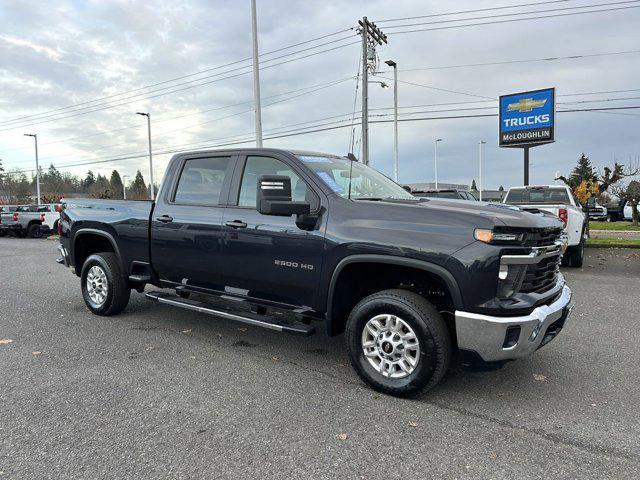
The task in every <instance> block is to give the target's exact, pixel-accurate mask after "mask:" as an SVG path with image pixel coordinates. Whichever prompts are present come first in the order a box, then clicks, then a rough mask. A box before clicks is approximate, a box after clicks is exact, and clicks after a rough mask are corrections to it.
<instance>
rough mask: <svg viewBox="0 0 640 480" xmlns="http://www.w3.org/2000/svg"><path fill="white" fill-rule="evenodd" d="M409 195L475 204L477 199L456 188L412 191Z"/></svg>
mask: <svg viewBox="0 0 640 480" xmlns="http://www.w3.org/2000/svg"><path fill="white" fill-rule="evenodd" d="M411 194H412V195H413V196H414V197H418V198H449V199H451V200H471V201H474V202H477V201H478V199H477V198H476V197H475V196H474V195H473V193H471V192H467V191H465V190H458V189H457V188H440V189H438V190H435V189H434V190H412V191H411Z"/></svg>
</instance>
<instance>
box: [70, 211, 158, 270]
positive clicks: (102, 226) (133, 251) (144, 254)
mask: <svg viewBox="0 0 640 480" xmlns="http://www.w3.org/2000/svg"><path fill="white" fill-rule="evenodd" d="M63 202H64V210H65V214H66V215H68V217H69V218H70V219H71V220H72V221H73V229H74V230H75V231H78V230H80V229H91V228H95V229H99V230H101V231H106V232H107V233H110V234H111V235H113V237H114V238H117V239H118V245H119V247H120V249H121V253H122V255H124V256H125V258H124V260H125V261H127V262H128V260H129V259H134V260H139V261H143V262H148V261H149V218H150V216H151V212H152V211H153V202H152V201H151V200H100V199H94V198H78V199H65V200H64V201H63Z"/></svg>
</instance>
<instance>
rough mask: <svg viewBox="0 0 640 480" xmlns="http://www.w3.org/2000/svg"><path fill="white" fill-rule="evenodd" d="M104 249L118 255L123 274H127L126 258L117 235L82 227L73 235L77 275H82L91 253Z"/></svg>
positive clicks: (72, 250) (73, 251)
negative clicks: (123, 255)
mask: <svg viewBox="0 0 640 480" xmlns="http://www.w3.org/2000/svg"><path fill="white" fill-rule="evenodd" d="M103 251H111V252H113V253H114V254H115V255H116V257H118V261H119V263H120V267H121V271H122V274H123V276H124V275H126V269H125V263H124V258H123V257H122V255H121V253H120V248H119V247H118V243H117V242H116V239H115V237H114V236H113V235H111V234H110V233H109V232H106V231H104V230H99V229H96V228H81V229H79V230H77V231H76V232H75V234H74V236H73V241H72V244H71V252H72V253H71V255H73V257H72V258H73V265H74V267H75V273H76V275H77V276H80V275H81V273H82V265H83V264H84V262H85V260H86V259H87V258H88V257H89V256H90V255H93V254H95V253H98V252H103Z"/></svg>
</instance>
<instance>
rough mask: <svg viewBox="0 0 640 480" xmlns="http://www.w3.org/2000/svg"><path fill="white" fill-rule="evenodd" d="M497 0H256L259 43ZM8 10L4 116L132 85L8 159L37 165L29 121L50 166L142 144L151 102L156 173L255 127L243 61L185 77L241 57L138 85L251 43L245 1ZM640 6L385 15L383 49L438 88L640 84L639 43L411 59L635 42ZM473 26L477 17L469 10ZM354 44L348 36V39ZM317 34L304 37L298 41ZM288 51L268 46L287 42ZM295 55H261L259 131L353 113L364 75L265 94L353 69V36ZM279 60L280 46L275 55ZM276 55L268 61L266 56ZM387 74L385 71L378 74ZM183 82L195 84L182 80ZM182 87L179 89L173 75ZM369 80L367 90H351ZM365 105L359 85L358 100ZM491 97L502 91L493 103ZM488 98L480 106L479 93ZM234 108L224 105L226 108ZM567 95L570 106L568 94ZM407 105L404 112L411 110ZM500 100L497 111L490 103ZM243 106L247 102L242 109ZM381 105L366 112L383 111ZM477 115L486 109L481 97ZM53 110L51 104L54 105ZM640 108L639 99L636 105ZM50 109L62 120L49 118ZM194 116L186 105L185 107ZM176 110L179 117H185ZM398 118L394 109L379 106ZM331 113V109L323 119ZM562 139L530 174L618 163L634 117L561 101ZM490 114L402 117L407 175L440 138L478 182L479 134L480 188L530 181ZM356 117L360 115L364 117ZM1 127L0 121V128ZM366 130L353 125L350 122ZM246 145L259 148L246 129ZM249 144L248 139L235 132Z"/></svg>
mask: <svg viewBox="0 0 640 480" xmlns="http://www.w3.org/2000/svg"><path fill="white" fill-rule="evenodd" d="M495 5H497V4H496V3H494V2H489V1H483V2H477V1H471V0H467V1H464V2H457V3H456V5H455V9H454V8H452V7H451V6H449V5H448V4H447V5H446V6H445V5H444V4H443V3H442V2H435V1H429V2H425V1H418V0H400V1H396V2H386V1H382V0H378V1H370V2H351V1H342V2H340V1H326V2H291V1H284V0H268V1H267V0H258V23H259V43H260V51H261V52H269V51H272V50H276V49H279V48H281V47H283V46H285V45H291V44H295V43H298V42H302V41H304V40H306V39H308V38H311V37H315V36H320V35H323V34H326V33H331V32H334V31H337V30H341V29H344V28H348V27H352V26H355V24H356V20H357V19H358V18H360V17H362V15H365V14H366V15H368V16H369V18H372V19H375V20H379V19H385V18H395V17H407V16H415V15H427V14H433V13H442V12H444V11H447V10H465V9H475V8H483V7H491V6H495ZM549 8H556V7H555V6H539V7H527V8H525V9H520V11H522V10H525V11H531V10H547V9H549ZM494 13H495V12H493V13H492V12H487V13H485V14H466V15H459V16H445V17H433V18H425V19H422V20H413V21H412V22H426V21H437V22H448V23H439V24H431V25H430V26H425V27H444V26H447V25H452V24H454V25H455V23H454V22H450V20H452V19H455V18H466V17H471V16H478V15H492V14H494ZM2 15H3V16H2V17H0V32H2V34H1V35H0V56H1V57H2V62H1V63H0V113H1V115H2V118H3V119H12V118H16V117H22V116H26V115H34V114H39V113H42V112H46V111H49V110H53V109H57V108H60V107H65V106H68V105H73V104H79V103H83V102H91V101H92V100H94V99H97V98H101V97H106V96H110V95H114V94H117V93H119V92H124V91H129V90H134V91H133V92H131V93H129V94H126V95H124V97H130V98H125V100H122V101H116V99H117V98H122V97H112V98H109V99H106V100H104V102H106V101H109V102H110V104H111V105H119V104H121V103H124V102H125V101H126V102H130V103H127V104H123V105H120V106H114V107H113V108H108V109H100V110H98V106H97V105H98V103H97V102H96V103H84V104H83V105H82V106H80V107H78V108H85V110H84V111H89V110H93V109H95V110H96V111H95V112H91V113H88V114H86V115H77V116H73V117H69V118H64V119H60V120H56V121H50V122H47V123H42V124H39V125H33V126H29V127H24V128H19V129H15V130H11V131H2V132H0V156H1V157H2V158H3V159H4V164H5V166H6V167H22V168H33V166H32V163H33V162H32V145H31V143H29V142H27V141H26V140H25V138H24V137H22V133H25V131H26V130H29V131H31V130H33V131H37V132H38V134H39V138H40V142H41V149H40V153H41V157H42V160H43V163H44V164H45V165H46V164H48V163H49V162H53V163H54V164H56V165H65V164H72V163H81V162H85V161H86V162H88V161H93V160H95V161H101V160H103V159H106V158H113V157H118V156H130V155H131V154H134V155H136V154H137V155H144V154H145V152H146V140H147V137H146V128H145V127H146V125H145V122H144V119H143V118H141V117H137V116H136V115H135V112H136V111H140V110H143V111H149V112H151V114H152V122H153V123H152V129H153V147H154V150H155V151H156V152H158V154H157V155H156V156H155V163H156V166H157V167H156V168H157V172H156V175H155V176H156V177H158V174H159V173H162V172H163V171H164V168H165V167H166V164H167V162H168V160H169V158H170V156H171V155H170V154H160V153H159V152H162V151H166V150H171V149H176V148H179V147H180V146H182V145H184V147H183V148H189V147H190V146H195V147H199V146H203V145H207V144H213V143H216V142H220V143H223V142H227V141H230V140H233V139H234V138H238V137H240V136H242V135H244V136H242V137H241V138H248V137H250V136H251V135H250V134H251V132H252V131H253V128H254V123H253V116H252V114H251V113H250V112H248V113H247V112H245V111H246V110H250V109H251V104H250V103H247V104H244V105H237V106H233V107H230V106H229V105H232V104H236V103H240V102H250V101H251V100H252V95H253V92H252V81H251V75H250V68H248V66H249V65H250V62H245V63H241V64H235V65H231V66H228V67H226V68H224V69H221V70H212V71H210V72H208V73H206V74H202V75H199V76H194V77H188V78H185V79H183V80H181V81H182V82H188V81H190V80H193V79H196V78H201V77H202V78H204V77H206V76H208V75H209V76H210V75H216V74H220V73H221V72H224V71H227V70H232V69H234V68H237V67H239V66H243V67H245V66H246V67H245V68H243V69H241V70H237V71H235V72H231V73H229V74H228V75H235V74H240V73H243V74H241V75H238V76H236V77H234V78H229V79H227V80H219V79H220V77H221V76H222V75H221V76H220V77H213V76H212V77H210V78H207V79H205V80H203V81H202V82H200V83H204V82H210V83H207V84H206V85H201V86H199V87H196V88H189V89H186V90H182V91H175V92H173V93H170V94H166V95H160V94H162V93H164V92H167V91H170V90H172V89H165V90H161V89H163V88H164V87H167V86H169V85H171V84H160V85H157V86H156V87H152V88H150V89H149V90H155V93H150V94H149V95H157V96H155V98H149V99H145V98H144V97H142V96H136V94H139V93H141V92H142V91H140V90H137V91H136V90H135V89H139V88H140V87H141V86H144V85H151V84H157V83H160V82H164V81H166V80H167V79H170V78H174V77H178V76H184V75H189V74H191V73H193V72H197V71H201V70H204V69H211V68H213V67H215V66H219V65H224V64H227V63H230V62H234V61H237V60H241V59H246V58H248V57H250V56H251V37H250V17H249V2H237V1H231V0H229V1H216V2H214V3H213V4H212V3H211V2H209V1H205V0H201V1H200V0H193V1H189V2H162V1H151V2H146V1H145V2H141V1H140V2H135V1H110V2H98V1H93V2H71V1H68V2H67V1H52V2H47V3H46V6H43V5H42V4H39V5H36V4H33V3H29V2H17V1H16V2H5V6H4V8H3V14H2ZM639 18H640V11H638V10H631V9H630V10H625V11H620V12H606V13H601V14H593V15H579V16H572V17H561V18H550V19H540V20H537V21H530V22H514V23H504V24H498V25H486V26H478V27H471V28H458V29H446V30H436V31H429V32H419V33H412V34H404V35H398V34H395V35H394V34H393V32H394V29H393V28H388V26H390V24H389V23H386V24H385V23H384V22H382V23H380V25H382V26H385V25H386V26H387V28H386V32H387V33H388V34H389V44H388V45H387V46H384V47H382V48H379V49H378V54H379V56H380V59H381V60H386V59H389V58H392V59H394V60H395V61H396V62H397V63H398V65H399V68H400V70H401V72H400V79H401V80H404V81H407V82H412V83H417V84H423V85H430V86H433V87H437V88H440V89H447V90H453V91H459V92H466V93H469V94H472V95H480V96H488V97H494V98H497V96H498V95H500V94H504V93H511V92H516V91H520V90H527V89H534V88H541V87H547V86H556V87H557V91H558V95H566V94H574V93H584V92H597V91H610V90H619V89H632V88H634V87H637V80H636V79H637V78H639V77H640V66H639V65H640V64H639V63H638V62H637V58H638V55H637V54H635V55H634V54H627V55H609V56H601V57H591V58H586V59H584V58H583V59H573V60H557V61H551V60H549V61H545V62H536V63H514V64H505V65H492V66H475V67H465V68H443V69H434V70H421V71H412V72H403V71H402V70H404V69H413V68H421V67H433V66H452V65H461V64H472V63H484V62H496V61H509V60H522V59H536V58H549V57H559V56H567V55H580V54H592V53H603V52H617V51H626V50H634V49H635V46H636V45H638V44H639V40H640V38H639V37H640V31H638V29H637V28H636V25H637V23H638V19H639ZM467 23H468V22H467ZM349 35H351V36H352V37H353V39H354V41H357V40H358V38H359V37H357V36H356V35H355V32H353V31H351V32H345V33H343V34H341V35H338V36H336V37H329V38H327V39H326V40H325V44H326V46H325V48H330V47H332V46H335V45H336V43H331V42H332V41H334V40H335V39H336V38H341V37H342V36H349ZM344 43H347V42H344ZM307 46H309V45H301V46H300V47H298V49H302V48H305V47H307ZM288 52H289V51H282V52H279V53H276V54H273V55H272V56H271V57H274V56H278V55H282V54H285V53H288ZM310 53H312V52H311V51H310V52H305V53H301V54H299V56H300V57H303V59H301V60H299V61H295V62H290V63H287V64H283V65H279V66H277V67H273V68H264V67H267V66H268V65H269V64H270V62H266V61H265V62H264V63H263V69H262V70H261V75H260V77H261V90H262V96H263V98H265V100H264V101H263V105H265V106H264V109H263V124H264V129H265V136H266V137H268V136H269V135H270V134H269V132H273V133H271V134H272V135H275V134H276V132H280V131H283V130H286V129H287V127H286V126H287V125H295V124H301V123H303V122H310V121H312V120H315V119H320V118H324V117H328V116H333V115H338V114H348V113H349V112H351V111H352V108H353V102H354V94H355V80H349V81H346V82H344V83H340V84H336V85H334V86H332V87H328V88H326V89H324V90H319V91H317V92H314V93H309V94H306V95H303V96H300V97H298V98H294V99H291V100H289V101H284V102H281V103H277V104H274V105H271V106H267V104H268V103H270V102H269V101H268V100H266V97H269V96H272V95H277V94H280V93H283V92H287V91H291V90H296V89H301V88H303V87H306V86H309V85H317V84H322V83H324V82H330V81H333V80H338V79H341V78H347V77H350V76H354V75H355V74H356V69H357V66H358V62H359V54H360V50H359V45H352V46H349V47H345V48H341V49H338V50H335V51H332V52H326V53H323V54H321V55H313V56H312V55H309V54H310ZM283 60H286V58H283V59H281V60H280V61H283ZM271 63H274V62H271ZM385 81H386V80H385ZM184 86H188V85H184ZM176 90H177V88H176ZM358 93H360V92H358ZM634 97H640V92H635V93H634V92H628V93H624V94H615V93H611V94H600V95H595V96H580V97H578V96H576V97H561V96H559V97H558V100H559V101H563V102H569V101H585V100H595V99H600V100H602V99H604V98H628V99H627V100H620V101H617V102H607V103H584V104H572V108H577V107H587V106H592V107H595V106H605V105H606V106H615V105H629V104H636V105H640V102H639V101H638V99H636V98H634ZM399 99H400V100H399V103H400V105H401V106H408V105H423V104H437V103H449V102H468V101H475V100H478V98H476V97H474V96H470V95H463V94H461V93H447V92H444V91H442V90H436V89H429V88H425V87H418V86H414V85H409V84H401V85H400V88H399ZM356 100H357V103H358V108H359V98H358V97H356ZM496 104H497V102H496ZM392 105H393V97H392V90H391V89H387V90H382V89H380V88H379V87H378V86H377V85H373V84H372V85H371V88H370V108H372V109H374V108H389V107H391V106H392ZM481 105H482V106H484V104H481ZM481 105H477V104H460V105H457V106H456V105H453V106H441V107H422V108H416V109H413V110H414V111H416V110H417V111H420V110H424V111H426V112H427V113H424V114H420V115H415V117H437V116H450V115H460V116H463V115H465V114H469V113H475V112H476V111H475V110H458V111H452V112H440V113H433V112H429V111H430V110H436V109H441V110H445V109H448V108H453V107H457V108H474V107H477V106H481ZM225 106H227V108H222V107H225ZM567 108H569V107H568V106H567ZM404 111H407V110H404ZM492 111H494V110H489V111H488V112H489V113H491V112H492ZM243 112H244V113H243ZM390 112H391V111H390V110H383V111H375V112H374V110H372V112H371V113H372V115H373V114H374V113H375V114H381V113H390ZM477 112H478V113H483V112H487V111H486V110H478V111H477ZM54 113H55V112H54ZM626 113H632V114H635V113H638V114H640V111H637V110H636V111H633V110H630V111H627V112H626ZM50 115H52V116H51V118H52V119H53V118H56V115H54V114H50ZM185 115H186V116H185ZM176 117H180V118H176ZM374 118H379V119H390V118H391V117H390V116H387V117H372V120H373V119H374ZM329 121H330V120H327V122H329ZM557 122H558V124H557V142H556V143H555V144H553V145H547V146H543V147H539V148H535V149H533V150H532V151H531V162H532V167H531V179H532V181H533V182H535V183H549V182H550V181H552V178H553V175H554V172H555V171H561V172H563V173H567V172H568V171H569V170H570V168H572V166H573V165H574V164H575V161H576V159H577V158H578V156H579V155H580V154H581V153H582V152H585V153H587V154H589V155H590V156H591V158H592V160H593V161H594V163H595V165H597V166H603V165H606V164H611V163H612V162H613V160H614V159H620V160H626V159H628V158H629V157H630V156H631V157H636V156H638V155H639V154H640V151H639V150H640V145H639V144H638V136H637V134H636V132H637V118H636V117H634V116H631V115H619V114H611V113H607V114H605V113H586V112H580V113H562V114H559V115H558V120H557ZM497 126H498V125H497V119H496V118H493V117H488V118H461V119H446V120H423V121H419V122H403V123H401V124H400V149H399V150H400V179H401V181H405V182H417V181H431V180H433V139H434V138H442V139H443V142H442V143H441V144H440V146H439V151H438V157H439V162H438V163H439V179H440V180H441V181H451V182H460V183H470V182H471V180H472V179H474V178H475V179H477V178H478V176H479V172H478V163H477V142H478V140H481V139H483V140H486V141H487V142H488V144H487V145H486V146H485V150H484V162H483V164H484V172H483V180H484V184H485V186H487V187H498V186H499V185H504V186H505V187H506V186H508V185H513V184H518V183H521V182H522V152H521V151H520V150H517V149H500V148H498V147H497ZM356 128H357V125H356ZM2 129H3V127H2V126H0V130H2ZM357 131H359V130H357ZM350 133H351V132H350V129H349V128H344V129H339V130H329V131H325V132H318V133H314V134H309V135H301V136H293V137H289V138H279V139H273V140H267V141H266V142H265V145H267V146H273V147H282V148H302V149H309V150H326V151H329V152H333V153H341V154H344V153H346V152H347V149H348V147H349V137H350ZM370 137H371V140H370V141H371V145H370V151H371V164H372V165H373V166H375V167H376V168H379V169H380V170H382V171H383V172H385V173H387V174H391V172H392V158H393V154H392V152H393V127H392V124H391V123H383V124H372V125H371V134H370ZM244 145H252V142H250V141H249V142H247V143H245V144H244ZM240 146H242V145H240ZM147 162H148V161H147V159H146V158H144V157H143V158H137V159H129V160H123V161H119V162H111V163H98V164H95V165H87V166H81V167H74V168H72V169H70V170H71V171H73V172H74V173H77V174H83V173H85V172H86V170H88V169H89V168H91V169H92V170H94V171H96V172H101V173H105V174H107V173H110V171H111V170H112V169H113V168H117V169H118V170H120V171H121V173H125V174H128V175H133V174H135V171H136V170H137V169H141V171H142V172H143V174H145V177H146V176H147V169H148V167H147Z"/></svg>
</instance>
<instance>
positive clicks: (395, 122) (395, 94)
mask: <svg viewBox="0 0 640 480" xmlns="http://www.w3.org/2000/svg"><path fill="white" fill-rule="evenodd" d="M384 63H386V64H387V65H389V66H390V67H392V68H393V180H394V181H395V182H397V181H398V64H396V62H394V61H393V60H387V61H386V62H384Z"/></svg>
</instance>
